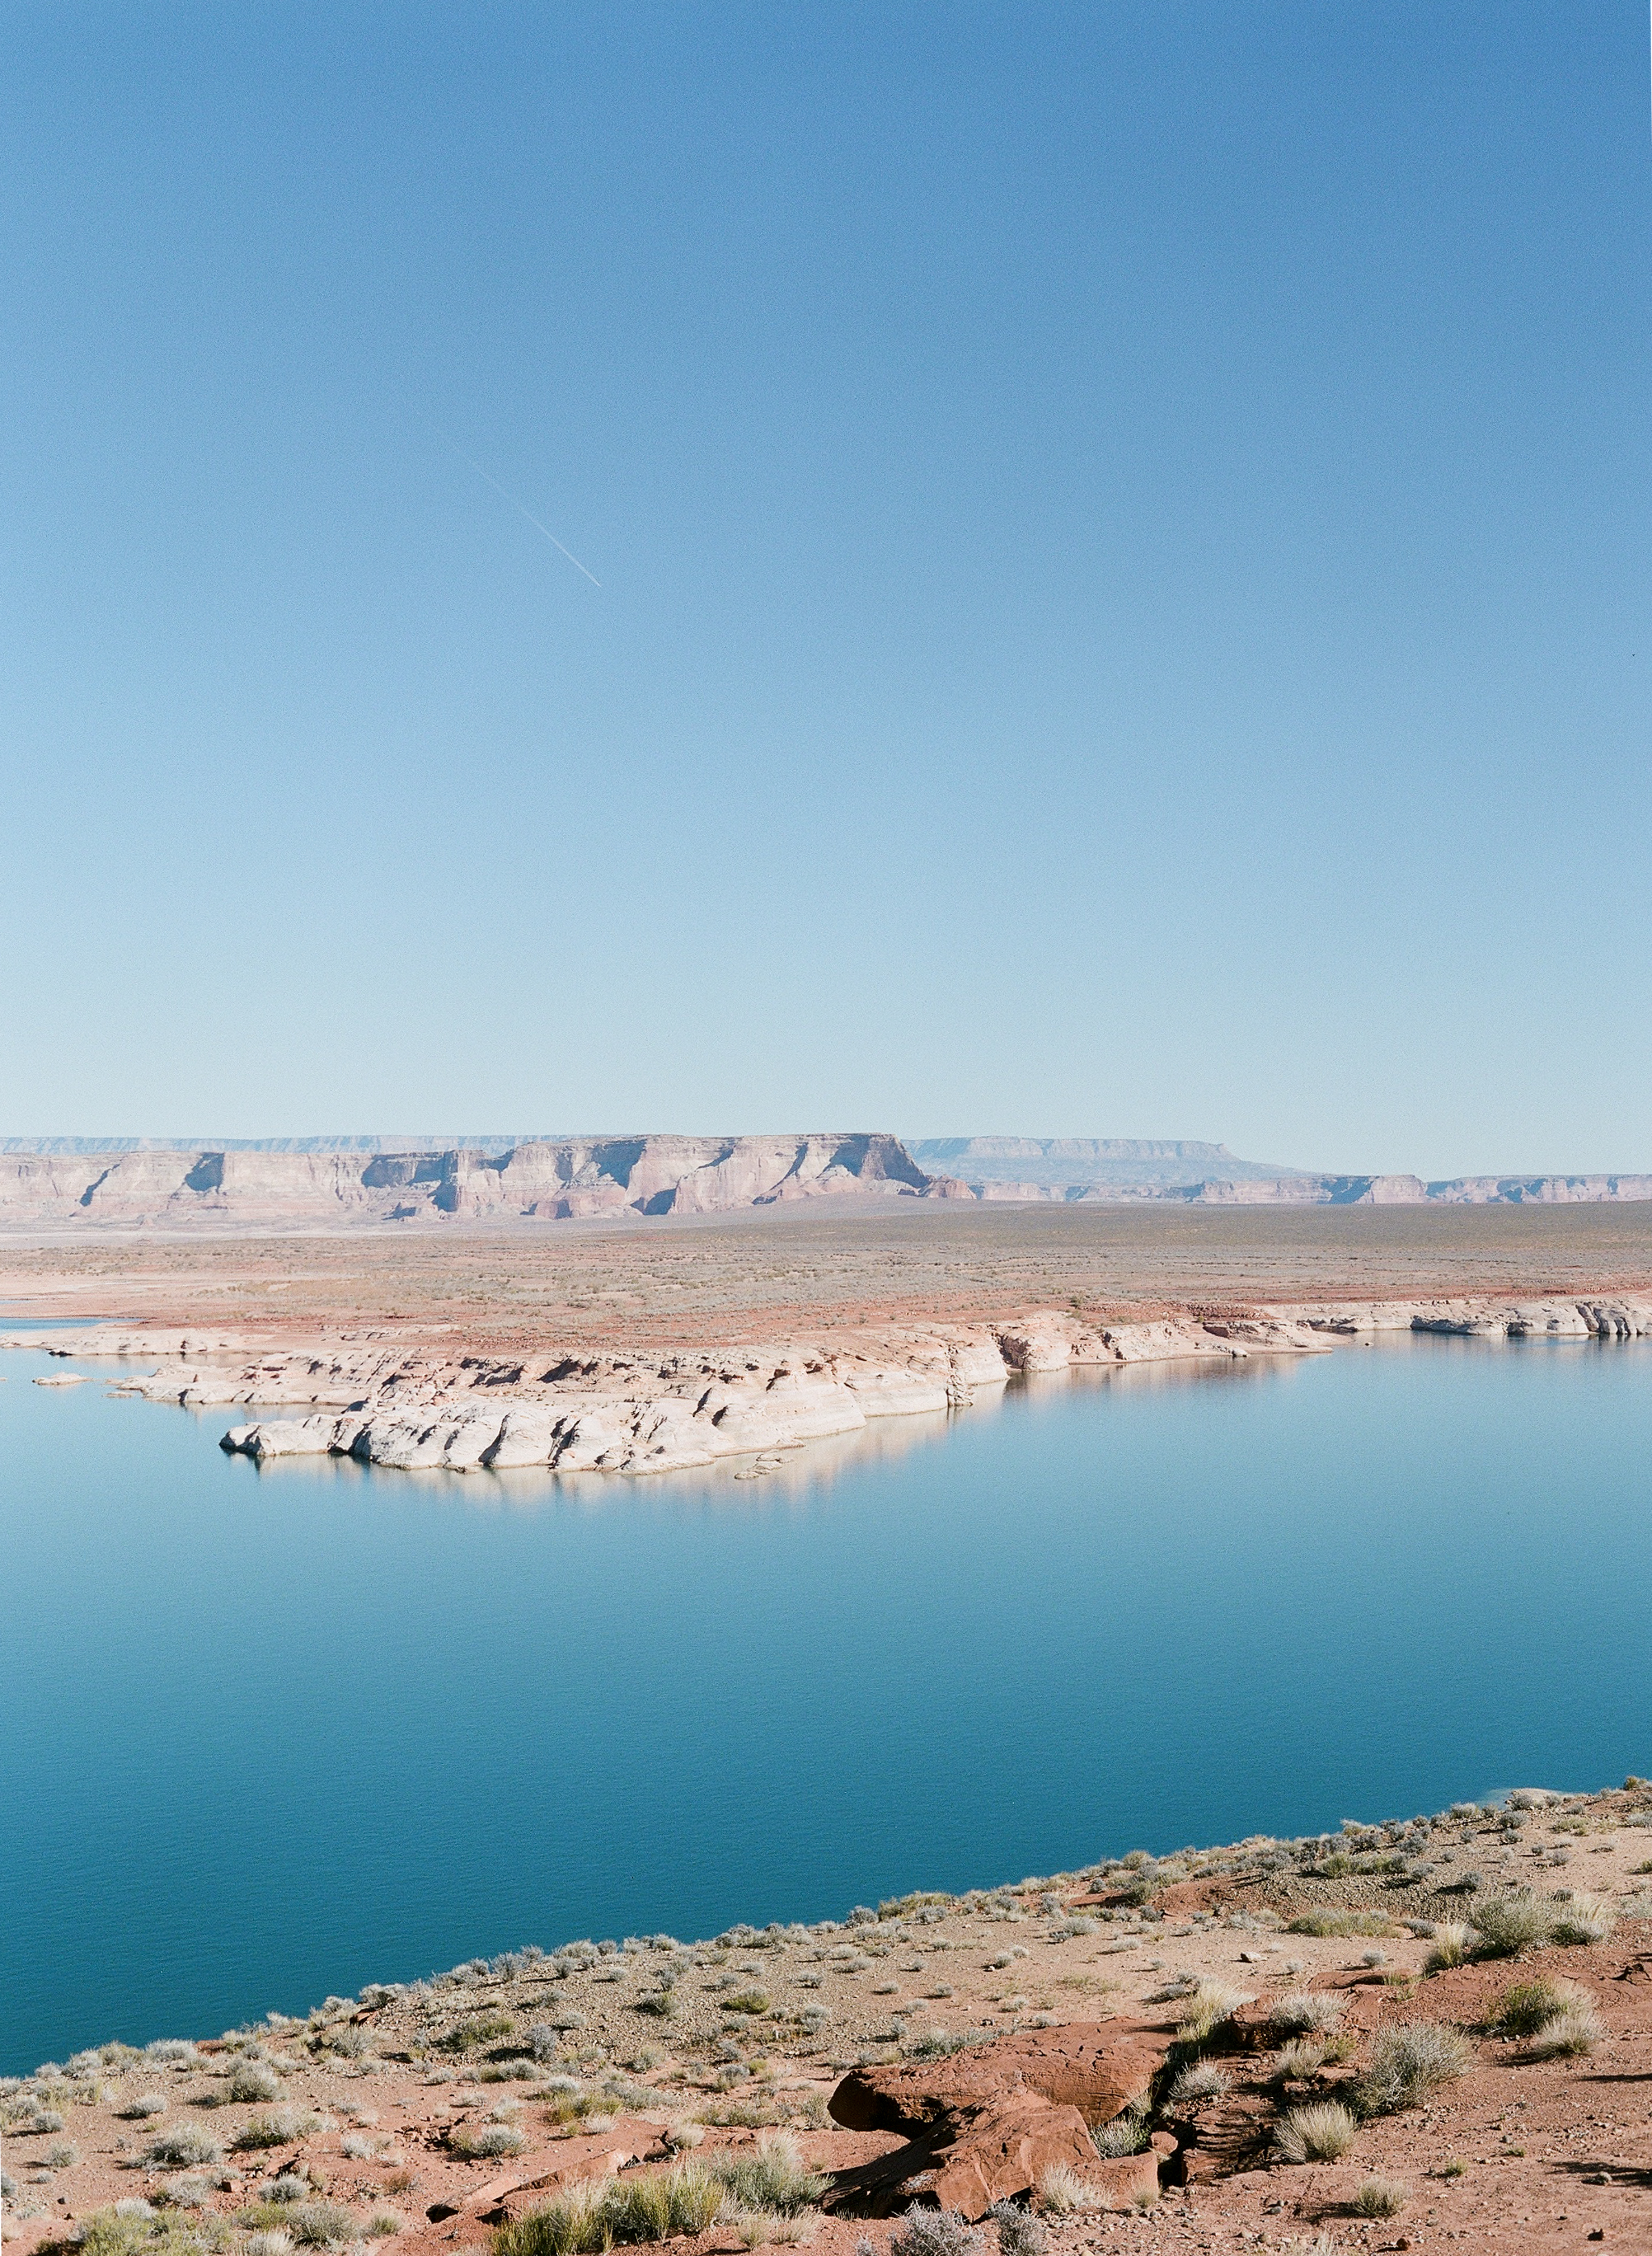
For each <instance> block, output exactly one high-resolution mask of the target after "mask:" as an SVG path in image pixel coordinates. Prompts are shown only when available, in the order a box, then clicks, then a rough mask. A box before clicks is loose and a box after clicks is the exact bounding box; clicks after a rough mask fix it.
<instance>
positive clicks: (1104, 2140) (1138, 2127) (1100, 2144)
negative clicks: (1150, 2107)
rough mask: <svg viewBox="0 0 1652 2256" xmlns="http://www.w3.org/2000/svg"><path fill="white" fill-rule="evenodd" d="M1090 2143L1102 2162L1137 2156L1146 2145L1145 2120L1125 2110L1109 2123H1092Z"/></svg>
mask: <svg viewBox="0 0 1652 2256" xmlns="http://www.w3.org/2000/svg"><path fill="white" fill-rule="evenodd" d="M1188 2073H1190V2074H1191V2073H1192V2071H1191V2070H1189V2071H1188ZM1090 2143H1091V2145H1092V2146H1093V2147H1094V2148H1095V2150H1096V2153H1097V2154H1099V2155H1100V2157H1101V2160H1102V2161H1104V2162H1111V2161H1117V2160H1118V2158H1119V2156H1120V2155H1121V2154H1140V2153H1141V2151H1142V2147H1145V2146H1146V2144H1147V2119H1146V2118H1145V2117H1144V2116H1142V2115H1140V2114H1138V2113H1136V2112H1135V2110H1134V2109H1131V2108H1127V2109H1126V2110H1125V2111H1124V2113H1123V2114H1122V2115H1115V2116H1114V2119H1113V2120H1112V2121H1111V2122H1110V2123H1093V2124H1092V2125H1091V2126H1090Z"/></svg>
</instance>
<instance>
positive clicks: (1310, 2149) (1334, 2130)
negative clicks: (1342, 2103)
mask: <svg viewBox="0 0 1652 2256" xmlns="http://www.w3.org/2000/svg"><path fill="white" fill-rule="evenodd" d="M1359 2127H1360V2126H1359V2125H1358V2124H1357V2123H1356V2122H1355V2120H1354V2119H1353V2116H1352V2115H1351V2114H1350V2113H1349V2112H1348V2111H1347V2109H1346V2107H1339V2106H1338V2104H1336V2102H1335V2101H1334V2100H1331V2099H1327V2100H1322V2101H1319V2102H1318V2103H1317V2104H1315V2105H1313V2106H1311V2107H1293V2108H1292V2109H1291V2110H1290V2113H1289V2114H1287V2115H1282V2116H1281V2117H1280V2119H1279V2121H1278V2123H1277V2125H1276V2126H1275V2130H1274V2144H1275V2145H1276V2147H1278V2149H1279V2151H1280V2153H1281V2154H1283V2156H1284V2158H1285V2160H1286V2161H1288V2162H1336V2161H1341V2159H1342V2157H1343V2155H1344V2154H1346V2153H1347V2151H1348V2149H1349V2147H1351V2146H1352V2145H1353V2141H1354V2139H1355V2137H1356V2135H1357V2134H1358V2132H1359Z"/></svg>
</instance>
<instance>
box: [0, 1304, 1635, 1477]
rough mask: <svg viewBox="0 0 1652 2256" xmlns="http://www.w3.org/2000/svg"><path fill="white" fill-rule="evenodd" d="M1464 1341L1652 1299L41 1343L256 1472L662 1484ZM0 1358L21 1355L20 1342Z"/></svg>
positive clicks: (153, 1335)
mask: <svg viewBox="0 0 1652 2256" xmlns="http://www.w3.org/2000/svg"><path fill="white" fill-rule="evenodd" d="M1400 1331H1411V1332H1432V1333H1449V1334H1453V1335H1456V1336H1460V1337H1465V1338H1475V1339H1503V1340H1524V1339H1578V1340H1584V1339H1591V1338H1593V1339H1612V1340H1627V1339H1639V1338H1642V1337H1648V1336H1652V1294H1642V1295H1634V1294H1629V1295H1621V1296H1619V1297H1616V1298H1611V1299H1607V1298H1586V1297H1585V1298H1579V1299H1575V1300H1573V1299H1567V1298H1561V1297H1556V1298H1552V1299H1547V1300H1542V1301H1467V1300H1457V1301H1369V1302H1360V1303H1346V1302H1332V1303H1327V1304H1325V1305H1323V1306H1314V1307H1301V1308H1260V1309H1257V1310H1255V1311H1253V1312H1251V1313H1248V1314H1246V1315H1231V1316H1217V1315H1206V1316H1204V1317H1202V1318H1196V1317H1193V1316H1191V1315H1189V1316H1171V1317H1161V1318H1156V1319H1153V1320H1150V1321H1144V1322H1136V1323H1118V1324H1112V1323H1107V1324H1088V1323H1086V1322H1084V1321H1082V1319H1080V1318H1079V1317H1078V1316H1076V1315H1069V1314H1067V1313H1065V1312H1063V1311H1061V1310H1058V1309H1041V1310H1036V1311H1034V1312H1032V1313H1030V1314H1029V1315H1024V1316H1022V1317H1019V1318H1017V1319H1016V1320H1015V1321H1014V1322H1009V1323H1002V1324H996V1325H985V1324H982V1325H974V1326H970V1325H952V1326H947V1325H937V1326H934V1327H931V1328H928V1329H923V1328H914V1329H903V1330H898V1331H896V1330H892V1331H889V1332H888V1333H885V1334H883V1335H882V1336H880V1337H879V1338H878V1339H877V1340H876V1341H875V1343H869V1344H868V1346H867V1347H866V1348H863V1349H860V1350H846V1349H841V1348H838V1349H828V1348H824V1347H818V1346H809V1345H797V1344H787V1345H785V1346H784V1347H774V1348H769V1349H755V1348H754V1349H749V1350H739V1351H737V1352H735V1353H732V1354H728V1355H722V1356H714V1355H699V1356H692V1355H684V1356H671V1357H661V1358H658V1359H653V1360H650V1359H648V1358H643V1357H614V1356H604V1357H589V1358H586V1359H580V1358H578V1357H561V1358H559V1359H557V1360H553V1361H552V1360H545V1361H536V1360H535V1359H534V1358H532V1357H522V1358H506V1357H484V1356H461V1357H440V1356H438V1355H433V1354H430V1353H418V1352H415V1353H411V1354H410V1353H407V1352H405V1351H404V1350H395V1349H390V1348H387V1347H384V1346H383V1345H381V1344H378V1343H366V1344H362V1345H349V1346H339V1347H337V1348H333V1349H328V1350H325V1351H317V1352H311V1353H297V1352H288V1353H271V1352H269V1351H267V1350H256V1349H254V1348H253V1347H252V1346H251V1345H250V1343H247V1342H245V1341H243V1340H238V1339H236V1338H235V1337H234V1336H229V1335H226V1334H214V1333H200V1332H171V1333H161V1332H153V1331H123V1330H121V1329H117V1328H116V1327H113V1326H99V1327H95V1328H93V1329H88V1330H87V1331H85V1332H58V1333H54V1334H53V1336H52V1339H51V1343H50V1345H49V1347H48V1349H47V1352H48V1353H50V1354H52V1355H53V1356H57V1357H75V1358H77V1359H78V1358H80V1357H122V1358H129V1359H130V1358H135V1357H142V1358H144V1359H146V1360H149V1359H152V1360H153V1362H154V1364H155V1366H156V1367H155V1368H154V1369H152V1370H151V1371H145V1372H144V1373H142V1374H139V1375H137V1376H133V1377H123V1378H119V1379H117V1381H116V1392H121V1393H128V1394H136V1395H139V1396H141V1397H143V1398H144V1399H145V1400H148V1401H151V1402H174V1403H178V1404H179V1405H181V1406H184V1407H185V1408H187V1409H200V1408H206V1407H211V1406H216V1405H232V1404H244V1405H246V1406H248V1407H252V1406H258V1407H259V1408H261V1409H262V1408H264V1407H282V1406H291V1408H292V1410H293V1411H294V1412H295V1413H296V1414H294V1415H292V1416H289V1417H259V1418H257V1419H252V1420H249V1421H247V1422H245V1423H244V1424H241V1425H237V1426H233V1427H231V1428H230V1429H229V1431H228V1433H227V1434H226V1435H224V1437H223V1443H222V1446H223V1447H224V1448H225V1449H229V1450H233V1451H237V1452H239V1453H241V1454H243V1455H244V1456H250V1457H253V1458H256V1459H257V1460H259V1461H260V1462H263V1461H264V1460H266V1459H274V1458H277V1457H292V1456H350V1457H355V1458H357V1459H359V1460H360V1461H362V1463H368V1464H374V1465H382V1466H384V1467H387V1468H390V1469H395V1470H405V1471H415V1470H441V1471H446V1472H484V1471H489V1470H497V1471H503V1470H510V1469H516V1468H522V1467H532V1466H542V1467H546V1468H554V1469H555V1470H558V1471H559V1472H626V1473H646V1472H671V1471H678V1470H683V1469H685V1468H687V1467H691V1466H697V1465H708V1464H713V1463H717V1462H719V1461H720V1460H721V1459H724V1458H732V1457H748V1456H758V1455H761V1454H763V1453H765V1452H771V1451H774V1450H777V1449H797V1448H800V1447H802V1446H803V1445H804V1444H805V1443H807V1442H815V1441H821V1440H824V1439H826V1438H827V1437H829V1436H831V1435H840V1434H850V1433H854V1432H857V1431H859V1430H860V1429H861V1428H864V1427H865V1426H866V1425H867V1424H868V1421H871V1420H873V1419H875V1418H892V1417H913V1416H922V1415H930V1416H938V1415H940V1414H944V1413H945V1412H946V1411H947V1410H949V1409H953V1408H958V1407H962V1406H967V1404H969V1403H970V1402H972V1401H974V1399H975V1398H976V1396H977V1395H978V1394H979V1393H981V1392H983V1391H984V1390H990V1389H992V1388H995V1387H1002V1385H1005V1384H1006V1383H1007V1382H1008V1381H1009V1379H1011V1378H1037V1377H1038V1376H1041V1375H1044V1374H1049V1373H1055V1372H1060V1371H1072V1370H1075V1369H1080V1368H1090V1369H1098V1368H1106V1367H1108V1366H1113V1367H1124V1366H1128V1365H1132V1364H1146V1363H1169V1362H1174V1361H1180V1360H1185V1359H1189V1358H1205V1359H1213V1358H1225V1359H1233V1358H1237V1357H1248V1356H1255V1355H1311V1354H1325V1353H1328V1352H1329V1351H1330V1350H1331V1349H1332V1346H1333V1345H1334V1344H1335V1343H1336V1342H1337V1341H1338V1340H1339V1339H1350V1338H1358V1337H1360V1336H1368V1335H1371V1334H1374V1333H1383V1332H1400ZM0 1344H4V1345H7V1346H11V1347H18V1346H39V1345H40V1344H41V1342H40V1340H39V1336H38V1335H18V1334H13V1335H11V1336H9V1337H7V1338H5V1339H4V1341H3V1342H0Z"/></svg>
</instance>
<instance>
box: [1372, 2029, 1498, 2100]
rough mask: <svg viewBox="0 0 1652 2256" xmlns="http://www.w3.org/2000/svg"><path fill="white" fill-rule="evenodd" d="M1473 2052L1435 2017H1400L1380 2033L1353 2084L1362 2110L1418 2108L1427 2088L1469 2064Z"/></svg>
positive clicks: (1426, 2095) (1455, 2074) (1435, 2085)
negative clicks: (1367, 2061) (1416, 2019)
mask: <svg viewBox="0 0 1652 2256" xmlns="http://www.w3.org/2000/svg"><path fill="white" fill-rule="evenodd" d="M1473 2058H1474V2055H1473V2048H1472V2047H1470V2046H1469V2045H1468V2044H1467V2043H1466V2041H1465V2040H1464V2039H1463V2038H1462V2037H1461V2036H1459V2034H1458V2033H1457V2031H1456V2030H1455V2029H1447V2028H1442V2027H1440V2025H1439V2023H1438V2021H1401V2022H1399V2023H1397V2024H1396V2025H1395V2027H1393V2028H1388V2029H1381V2030H1380V2031H1379V2032H1378V2034H1377V2035H1376V2037H1375V2038H1374V2041H1373V2042H1372V2046H1371V2058H1370V2063H1369V2065H1368V2066H1367V2069H1366V2071H1365V2074H1364V2075H1363V2076H1361V2077H1360V2081H1359V2083H1358V2084H1357V2086H1356V2087H1355V2091H1354V2098H1355V2103H1356V2104H1357V2105H1358V2107H1359V2110H1360V2113H1361V2114H1362V2115H1396V2114H1398V2113H1399V2112H1400V2111H1401V2110H1402V2108H1406V2107H1420V2106H1421V2105H1422V2104H1423V2102H1424V2100H1425V2099H1426V2098H1427V2097H1428V2096H1429V2094H1430V2092H1431V2091H1435V2090H1438V2088H1439V2086H1440V2085H1441V2084H1442V2083H1451V2082H1452V2081H1453V2079H1454V2078H1455V2077H1457V2076H1461V2075H1462V2074H1463V2072H1464V2070H1465V2069H1467V2068H1469V2067H1471V2066H1472V2065H1473Z"/></svg>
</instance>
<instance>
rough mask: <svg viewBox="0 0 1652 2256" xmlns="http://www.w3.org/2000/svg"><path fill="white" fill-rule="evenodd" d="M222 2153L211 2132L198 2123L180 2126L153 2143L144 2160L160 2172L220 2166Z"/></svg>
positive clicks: (164, 2132)
mask: <svg viewBox="0 0 1652 2256" xmlns="http://www.w3.org/2000/svg"><path fill="white" fill-rule="evenodd" d="M223 2158H224V2157H223V2149H222V2147H221V2146H220V2145H219V2144H218V2141H217V2140H216V2139H214V2137H213V2136H212V2135H211V2133H209V2132H207V2131H203V2130H202V2129H201V2128H200V2125H199V2124H196V2123H179V2124H178V2125H176V2126H174V2127H173V2128H172V2130H170V2131H163V2132H161V2133H159V2135H158V2137H157V2138H153V2139H151V2140H150V2142H149V2145H148V2147H147V2148H146V2149H145V2151H144V2161H146V2162H149V2163H151V2164H152V2165H153V2166H154V2167H155V2168H158V2169H164V2170H176V2169H190V2168H194V2167H196V2166H197V2165H200V2164H202V2163H206V2162H221V2161H222V2160H223Z"/></svg>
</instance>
